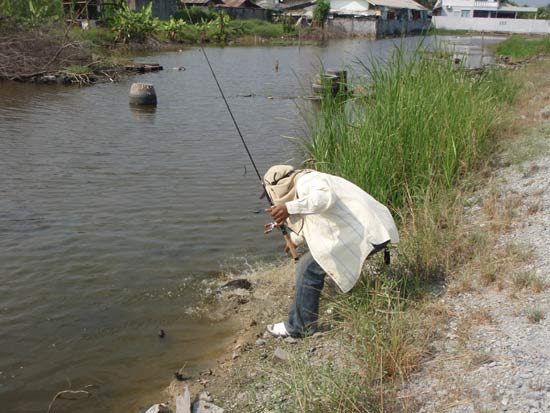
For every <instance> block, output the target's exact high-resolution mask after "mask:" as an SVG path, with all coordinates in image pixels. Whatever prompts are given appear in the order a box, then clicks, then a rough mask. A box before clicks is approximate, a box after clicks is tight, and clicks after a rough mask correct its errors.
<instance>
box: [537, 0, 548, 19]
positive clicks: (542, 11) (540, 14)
mask: <svg viewBox="0 0 550 413" xmlns="http://www.w3.org/2000/svg"><path fill="white" fill-rule="evenodd" d="M537 19H547V20H550V4H548V5H547V6H546V7H539V8H538V9H537Z"/></svg>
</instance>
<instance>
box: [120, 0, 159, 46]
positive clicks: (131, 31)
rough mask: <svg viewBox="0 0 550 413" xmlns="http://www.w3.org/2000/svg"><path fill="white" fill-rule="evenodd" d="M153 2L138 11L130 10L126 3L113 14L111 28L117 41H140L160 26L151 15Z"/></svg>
mask: <svg viewBox="0 0 550 413" xmlns="http://www.w3.org/2000/svg"><path fill="white" fill-rule="evenodd" d="M152 8H153V3H152V2H151V3H149V4H148V5H147V6H146V7H144V8H142V9H141V10H140V11H132V10H130V9H129V7H128V5H127V4H126V3H123V5H122V7H121V8H120V9H118V10H116V11H115V12H114V14H113V20H112V29H113V31H114V32H115V34H116V39H117V40H118V41H123V42H128V41H130V40H133V41H138V42H142V41H144V40H145V39H146V38H147V37H148V36H150V35H152V34H153V33H155V32H156V31H157V30H158V29H159V28H160V22H159V20H158V19H157V18H155V17H153V11H152Z"/></svg>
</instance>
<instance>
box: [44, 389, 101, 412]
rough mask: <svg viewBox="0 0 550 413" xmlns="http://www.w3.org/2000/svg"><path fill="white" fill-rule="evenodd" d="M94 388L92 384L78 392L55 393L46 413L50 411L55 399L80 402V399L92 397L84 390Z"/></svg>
mask: <svg viewBox="0 0 550 413" xmlns="http://www.w3.org/2000/svg"><path fill="white" fill-rule="evenodd" d="M69 384H70V383H69ZM92 387H95V386H94V385H93V384H88V385H87V386H84V387H83V388H82V389H80V390H62V391H60V392H57V394H56V395H55V396H54V397H53V399H52V401H51V402H50V404H49V406H48V412H47V413H50V411H51V410H52V407H53V405H54V403H55V401H56V400H57V399H63V400H81V399H87V398H88V397H91V396H92V393H90V392H89V391H87V390H85V389H89V388H92Z"/></svg>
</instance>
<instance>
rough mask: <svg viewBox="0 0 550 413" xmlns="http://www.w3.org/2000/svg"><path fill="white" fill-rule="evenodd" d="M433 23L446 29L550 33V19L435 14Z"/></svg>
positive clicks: (438, 27)
mask: <svg viewBox="0 0 550 413" xmlns="http://www.w3.org/2000/svg"><path fill="white" fill-rule="evenodd" d="M432 23H433V25H434V27H435V28H437V29H446V30H469V31H473V32H502V33H537V34H549V33H550V20H534V19H489V18H461V17H447V16H433V17H432Z"/></svg>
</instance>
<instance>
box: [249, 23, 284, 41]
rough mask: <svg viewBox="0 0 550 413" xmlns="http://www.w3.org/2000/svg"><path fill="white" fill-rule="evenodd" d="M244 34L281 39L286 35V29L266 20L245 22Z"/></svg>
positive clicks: (281, 25)
mask: <svg viewBox="0 0 550 413" xmlns="http://www.w3.org/2000/svg"><path fill="white" fill-rule="evenodd" d="M242 33H243V34H249V35H256V36H259V37H265V38H274V37H281V36H283V35H284V34H285V27H284V25H283V24H280V23H270V22H266V21H264V20H257V19H252V20H243V21H242Z"/></svg>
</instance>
